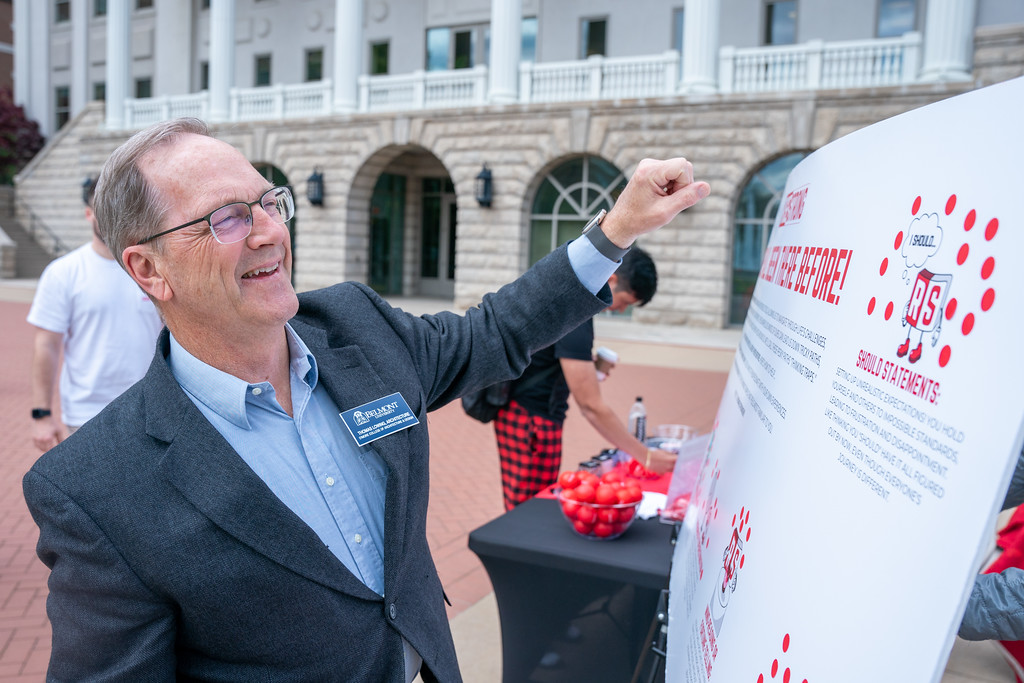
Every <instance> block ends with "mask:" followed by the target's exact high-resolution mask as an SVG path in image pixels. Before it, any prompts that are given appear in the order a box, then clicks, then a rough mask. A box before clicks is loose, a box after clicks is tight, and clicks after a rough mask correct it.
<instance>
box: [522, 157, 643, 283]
mask: <svg viewBox="0 0 1024 683" xmlns="http://www.w3.org/2000/svg"><path fill="white" fill-rule="evenodd" d="M624 183H625V179H624V177H623V175H622V173H621V172H620V171H619V170H618V169H617V168H615V166H613V165H612V164H610V163H608V162H607V161H605V160H604V159H601V158H598V157H590V156H583V157H576V158H574V159H569V160H567V161H566V162H565V163H563V164H561V165H560V166H558V167H557V168H555V169H553V170H552V171H551V172H550V173H548V175H547V177H546V178H545V179H544V180H543V182H541V184H540V187H538V188H537V195H536V196H535V197H534V199H533V204H532V209H533V210H532V213H531V216H530V247H529V259H530V264H531V265H532V264H534V263H536V262H537V261H538V260H540V259H541V258H542V257H543V256H545V255H546V254H547V253H548V252H550V251H551V250H552V249H554V248H555V247H556V246H558V245H559V244H562V243H564V242H566V241H568V240H571V239H575V238H576V237H579V235H580V232H581V231H582V230H583V226H584V225H586V224H587V221H589V220H590V219H591V218H592V217H593V215H594V214H596V213H597V212H598V211H599V210H600V209H610V208H611V206H612V202H613V200H612V197H614V196H615V194H616V190H617V189H618V188H620V187H621V186H623V185H624Z"/></svg>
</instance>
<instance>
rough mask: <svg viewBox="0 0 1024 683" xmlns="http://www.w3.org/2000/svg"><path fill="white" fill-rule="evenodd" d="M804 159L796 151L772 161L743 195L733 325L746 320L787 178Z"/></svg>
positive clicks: (735, 245) (735, 259) (731, 307)
mask: <svg viewBox="0 0 1024 683" xmlns="http://www.w3.org/2000/svg"><path fill="white" fill-rule="evenodd" d="M805 156H807V153H806V152H794V153H792V154H787V155H786V156H783V157H779V158H778V159H774V160H772V161H769V162H768V163H767V164H765V165H764V166H762V167H761V169H760V170H758V171H757V172H756V173H754V175H753V176H752V177H751V178H750V180H749V181H748V182H747V184H746V185H745V186H744V188H743V191H742V192H740V200H739V203H738V204H737V205H736V216H735V220H734V222H733V225H734V226H735V229H734V231H733V238H732V297H731V299H730V302H729V324H731V325H742V324H743V320H744V319H745V318H746V317H747V309H748V308H749V307H750V297H751V295H753V293H754V285H756V284H757V274H758V273H759V272H760V270H761V259H762V258H763V257H764V250H765V247H766V246H767V245H768V238H769V237H771V232H772V225H774V223H775V214H776V213H778V211H779V201H780V200H781V199H782V191H783V190H784V189H785V187H786V178H788V177H789V172H790V171H792V170H793V167H794V166H796V165H797V164H798V163H799V162H800V160H801V159H803V158H804V157H805Z"/></svg>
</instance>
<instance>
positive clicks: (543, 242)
mask: <svg viewBox="0 0 1024 683" xmlns="http://www.w3.org/2000/svg"><path fill="white" fill-rule="evenodd" d="M550 252H551V221H545V220H533V221H531V222H530V265H533V264H534V263H536V262H537V261H540V260H541V259H542V258H544V257H545V256H547V255H548V253H550Z"/></svg>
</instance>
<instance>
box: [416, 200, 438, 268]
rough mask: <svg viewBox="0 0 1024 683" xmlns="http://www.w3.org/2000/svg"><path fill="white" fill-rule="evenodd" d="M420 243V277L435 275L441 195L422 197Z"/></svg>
mask: <svg viewBox="0 0 1024 683" xmlns="http://www.w3.org/2000/svg"><path fill="white" fill-rule="evenodd" d="M421 235H422V240H423V241H422V243H421V245H420V277H437V274H438V270H439V264H440V255H441V197H440V196H438V195H430V196H426V197H424V198H423V230H422V231H421Z"/></svg>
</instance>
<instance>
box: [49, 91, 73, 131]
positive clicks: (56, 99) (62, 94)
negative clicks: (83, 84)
mask: <svg viewBox="0 0 1024 683" xmlns="http://www.w3.org/2000/svg"><path fill="white" fill-rule="evenodd" d="M53 105H54V106H53V112H54V116H55V119H56V123H57V128H60V127H61V126H63V125H64V124H65V123H67V122H68V119H69V118H71V88H70V87H68V86H66V85H62V86H60V87H58V88H56V89H54V92H53Z"/></svg>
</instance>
